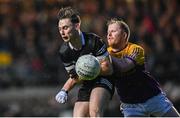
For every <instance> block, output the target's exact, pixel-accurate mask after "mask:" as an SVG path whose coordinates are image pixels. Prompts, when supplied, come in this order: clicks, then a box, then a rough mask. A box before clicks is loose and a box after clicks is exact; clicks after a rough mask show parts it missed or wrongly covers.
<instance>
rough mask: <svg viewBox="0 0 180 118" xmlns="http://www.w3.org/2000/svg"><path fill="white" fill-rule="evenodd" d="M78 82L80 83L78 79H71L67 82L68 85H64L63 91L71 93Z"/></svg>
mask: <svg viewBox="0 0 180 118" xmlns="http://www.w3.org/2000/svg"><path fill="white" fill-rule="evenodd" d="M78 82H79V80H78V79H72V78H69V79H68V80H67V81H66V83H65V84H64V86H63V88H62V89H63V90H65V91H70V90H71V89H72V88H73V87H74V86H75V85H76V83H78Z"/></svg>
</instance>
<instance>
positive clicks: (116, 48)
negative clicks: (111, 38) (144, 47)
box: [112, 44, 127, 53]
mask: <svg viewBox="0 0 180 118" xmlns="http://www.w3.org/2000/svg"><path fill="white" fill-rule="evenodd" d="M126 47H127V44H126V45H124V46H121V47H119V46H117V47H114V48H113V47H112V51H113V52H114V53H116V52H120V51H122V50H123V49H125V48H126Z"/></svg>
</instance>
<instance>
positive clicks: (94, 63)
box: [75, 54, 101, 80]
mask: <svg viewBox="0 0 180 118" xmlns="http://www.w3.org/2000/svg"><path fill="white" fill-rule="evenodd" d="M75 69H76V73H77V74H78V76H79V78H80V79H81V80H93V79H95V78H96V77H97V76H98V75H99V73H100V70H101V67H100V63H99V60H98V59H97V58H96V57H95V56H93V55H90V54H88V55H83V56H81V57H79V58H78V60H77V62H76V66H75Z"/></svg>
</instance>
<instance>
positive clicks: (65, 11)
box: [58, 7, 81, 23]
mask: <svg viewBox="0 0 180 118" xmlns="http://www.w3.org/2000/svg"><path fill="white" fill-rule="evenodd" d="M64 18H70V19H71V22H72V23H80V22H81V19H80V16H79V12H78V11H77V10H75V9H73V8H71V7H64V8H61V9H60V10H59V13H58V20H61V19H64Z"/></svg>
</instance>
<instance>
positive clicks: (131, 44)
mask: <svg viewBox="0 0 180 118" xmlns="http://www.w3.org/2000/svg"><path fill="white" fill-rule="evenodd" d="M128 47H129V49H130V50H133V49H138V50H141V51H144V49H143V47H142V46H140V45H138V44H135V43H131V42H128Z"/></svg>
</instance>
